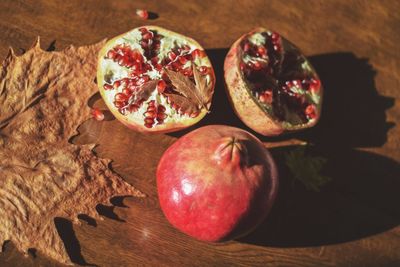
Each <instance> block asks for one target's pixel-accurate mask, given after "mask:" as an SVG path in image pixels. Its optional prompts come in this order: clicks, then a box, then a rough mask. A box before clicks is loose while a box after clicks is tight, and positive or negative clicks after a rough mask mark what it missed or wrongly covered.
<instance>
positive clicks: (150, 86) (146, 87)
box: [134, 80, 159, 102]
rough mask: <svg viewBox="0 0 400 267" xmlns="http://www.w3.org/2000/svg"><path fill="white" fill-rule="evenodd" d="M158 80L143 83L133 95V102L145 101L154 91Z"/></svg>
mask: <svg viewBox="0 0 400 267" xmlns="http://www.w3.org/2000/svg"><path fill="white" fill-rule="evenodd" d="M158 81H159V80H150V81H148V82H146V83H144V84H143V85H142V86H141V87H140V88H139V90H138V91H137V92H136V93H135V94H134V96H135V102H136V101H139V100H144V101H146V100H147V99H148V98H149V96H150V95H151V93H152V92H153V91H154V90H156V86H157V83H158Z"/></svg>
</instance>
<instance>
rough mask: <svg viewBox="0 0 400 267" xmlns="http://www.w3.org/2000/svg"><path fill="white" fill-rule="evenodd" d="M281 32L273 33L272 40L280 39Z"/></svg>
mask: <svg viewBox="0 0 400 267" xmlns="http://www.w3.org/2000/svg"><path fill="white" fill-rule="evenodd" d="M279 37H280V36H279V33H277V32H273V33H272V34H271V38H272V40H274V41H276V40H278V39H279Z"/></svg>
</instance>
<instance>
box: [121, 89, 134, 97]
mask: <svg viewBox="0 0 400 267" xmlns="http://www.w3.org/2000/svg"><path fill="white" fill-rule="evenodd" d="M122 93H123V94H124V95H126V96H130V95H131V94H132V91H131V90H130V89H129V88H124V89H122Z"/></svg>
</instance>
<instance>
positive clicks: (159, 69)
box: [97, 26, 215, 133]
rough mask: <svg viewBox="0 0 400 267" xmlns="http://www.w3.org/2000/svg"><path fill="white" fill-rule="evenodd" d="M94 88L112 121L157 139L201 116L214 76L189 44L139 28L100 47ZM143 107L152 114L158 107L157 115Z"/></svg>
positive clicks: (178, 37)
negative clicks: (156, 136) (160, 110)
mask: <svg viewBox="0 0 400 267" xmlns="http://www.w3.org/2000/svg"><path fill="white" fill-rule="evenodd" d="M193 54H195V55H196V57H193V56H192V55H193ZM97 82H98V86H99V90H100V94H101V96H102V97H103V99H104V101H105V103H106V104H107V106H108V108H109V109H110V111H111V112H112V113H113V114H114V116H115V117H116V118H117V119H118V120H120V121H121V122H122V123H124V124H125V125H127V126H128V127H130V128H132V129H135V130H137V131H141V132H156V133H160V132H172V131H176V130H180V129H183V128H186V127H188V126H191V125H193V124H195V123H197V122H198V121H200V120H201V119H202V118H203V117H204V116H205V115H206V113H207V112H208V111H209V108H210V105H211V99H212V95H213V92H214V85H215V76H214V70H213V68H212V66H211V62H210V60H209V58H208V57H207V55H206V53H205V51H204V49H203V48H202V47H201V46H200V44H199V43H197V42H196V41H195V40H193V39H191V38H189V37H186V36H183V35H181V34H178V33H174V32H171V31H169V30H166V29H163V28H160V27H156V26H143V27H140V28H136V29H133V30H131V31H129V32H127V33H124V34H122V35H119V36H117V37H115V38H113V39H111V40H109V41H108V42H107V43H106V45H105V46H104V47H103V49H102V50H101V51H100V55H99V62H98V68H97ZM149 103H152V106H149V105H150V104H149ZM149 107H151V108H154V109H155V110H156V111H155V112H157V110H158V109H160V107H162V108H161V109H162V110H163V112H161V113H160V114H158V113H157V114H156V115H154V116H149V113H148V109H149Z"/></svg>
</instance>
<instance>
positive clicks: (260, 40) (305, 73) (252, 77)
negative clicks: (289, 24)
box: [239, 31, 321, 128]
mask: <svg viewBox="0 0 400 267" xmlns="http://www.w3.org/2000/svg"><path fill="white" fill-rule="evenodd" d="M246 43H248V45H247V44H246ZM245 45H246V48H245ZM240 47H241V49H239V51H240V52H239V53H241V54H240V55H241V63H240V69H241V72H242V75H243V77H244V78H245V81H246V83H247V84H248V85H249V92H250V94H252V96H253V98H255V99H256V102H257V104H258V105H259V106H260V107H261V108H262V109H263V110H264V111H265V112H267V113H268V114H269V115H271V116H272V117H273V118H274V119H275V120H276V121H279V122H280V123H281V124H282V126H283V127H284V128H297V127H301V126H302V125H307V124H312V123H314V121H315V120H316V119H318V116H319V114H318V113H319V112H320V104H321V95H320V89H321V84H320V81H319V78H318V76H317V75H316V73H315V71H314V70H313V68H312V67H311V65H310V64H309V62H308V61H307V59H306V58H305V57H304V56H302V55H301V54H300V52H299V51H298V50H297V48H295V47H294V46H293V45H292V44H291V43H289V42H288V41H287V40H286V39H284V38H282V37H280V36H279V34H277V33H274V32H270V31H262V32H253V33H250V34H249V35H248V36H246V37H245V38H244V39H243V40H242V42H241V43H240ZM258 49H260V50H261V52H259V50H258ZM260 53H261V54H260ZM262 54H263V55H262ZM293 56H296V60H294V61H293V60H292V61H290V60H291V59H290V58H289V57H293ZM260 66H261V67H260ZM249 73H250V74H249ZM264 76H265V77H264ZM260 77H263V78H260ZM278 95H280V96H281V97H278ZM287 99H289V101H292V102H286V103H285V102H284V101H287Z"/></svg>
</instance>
